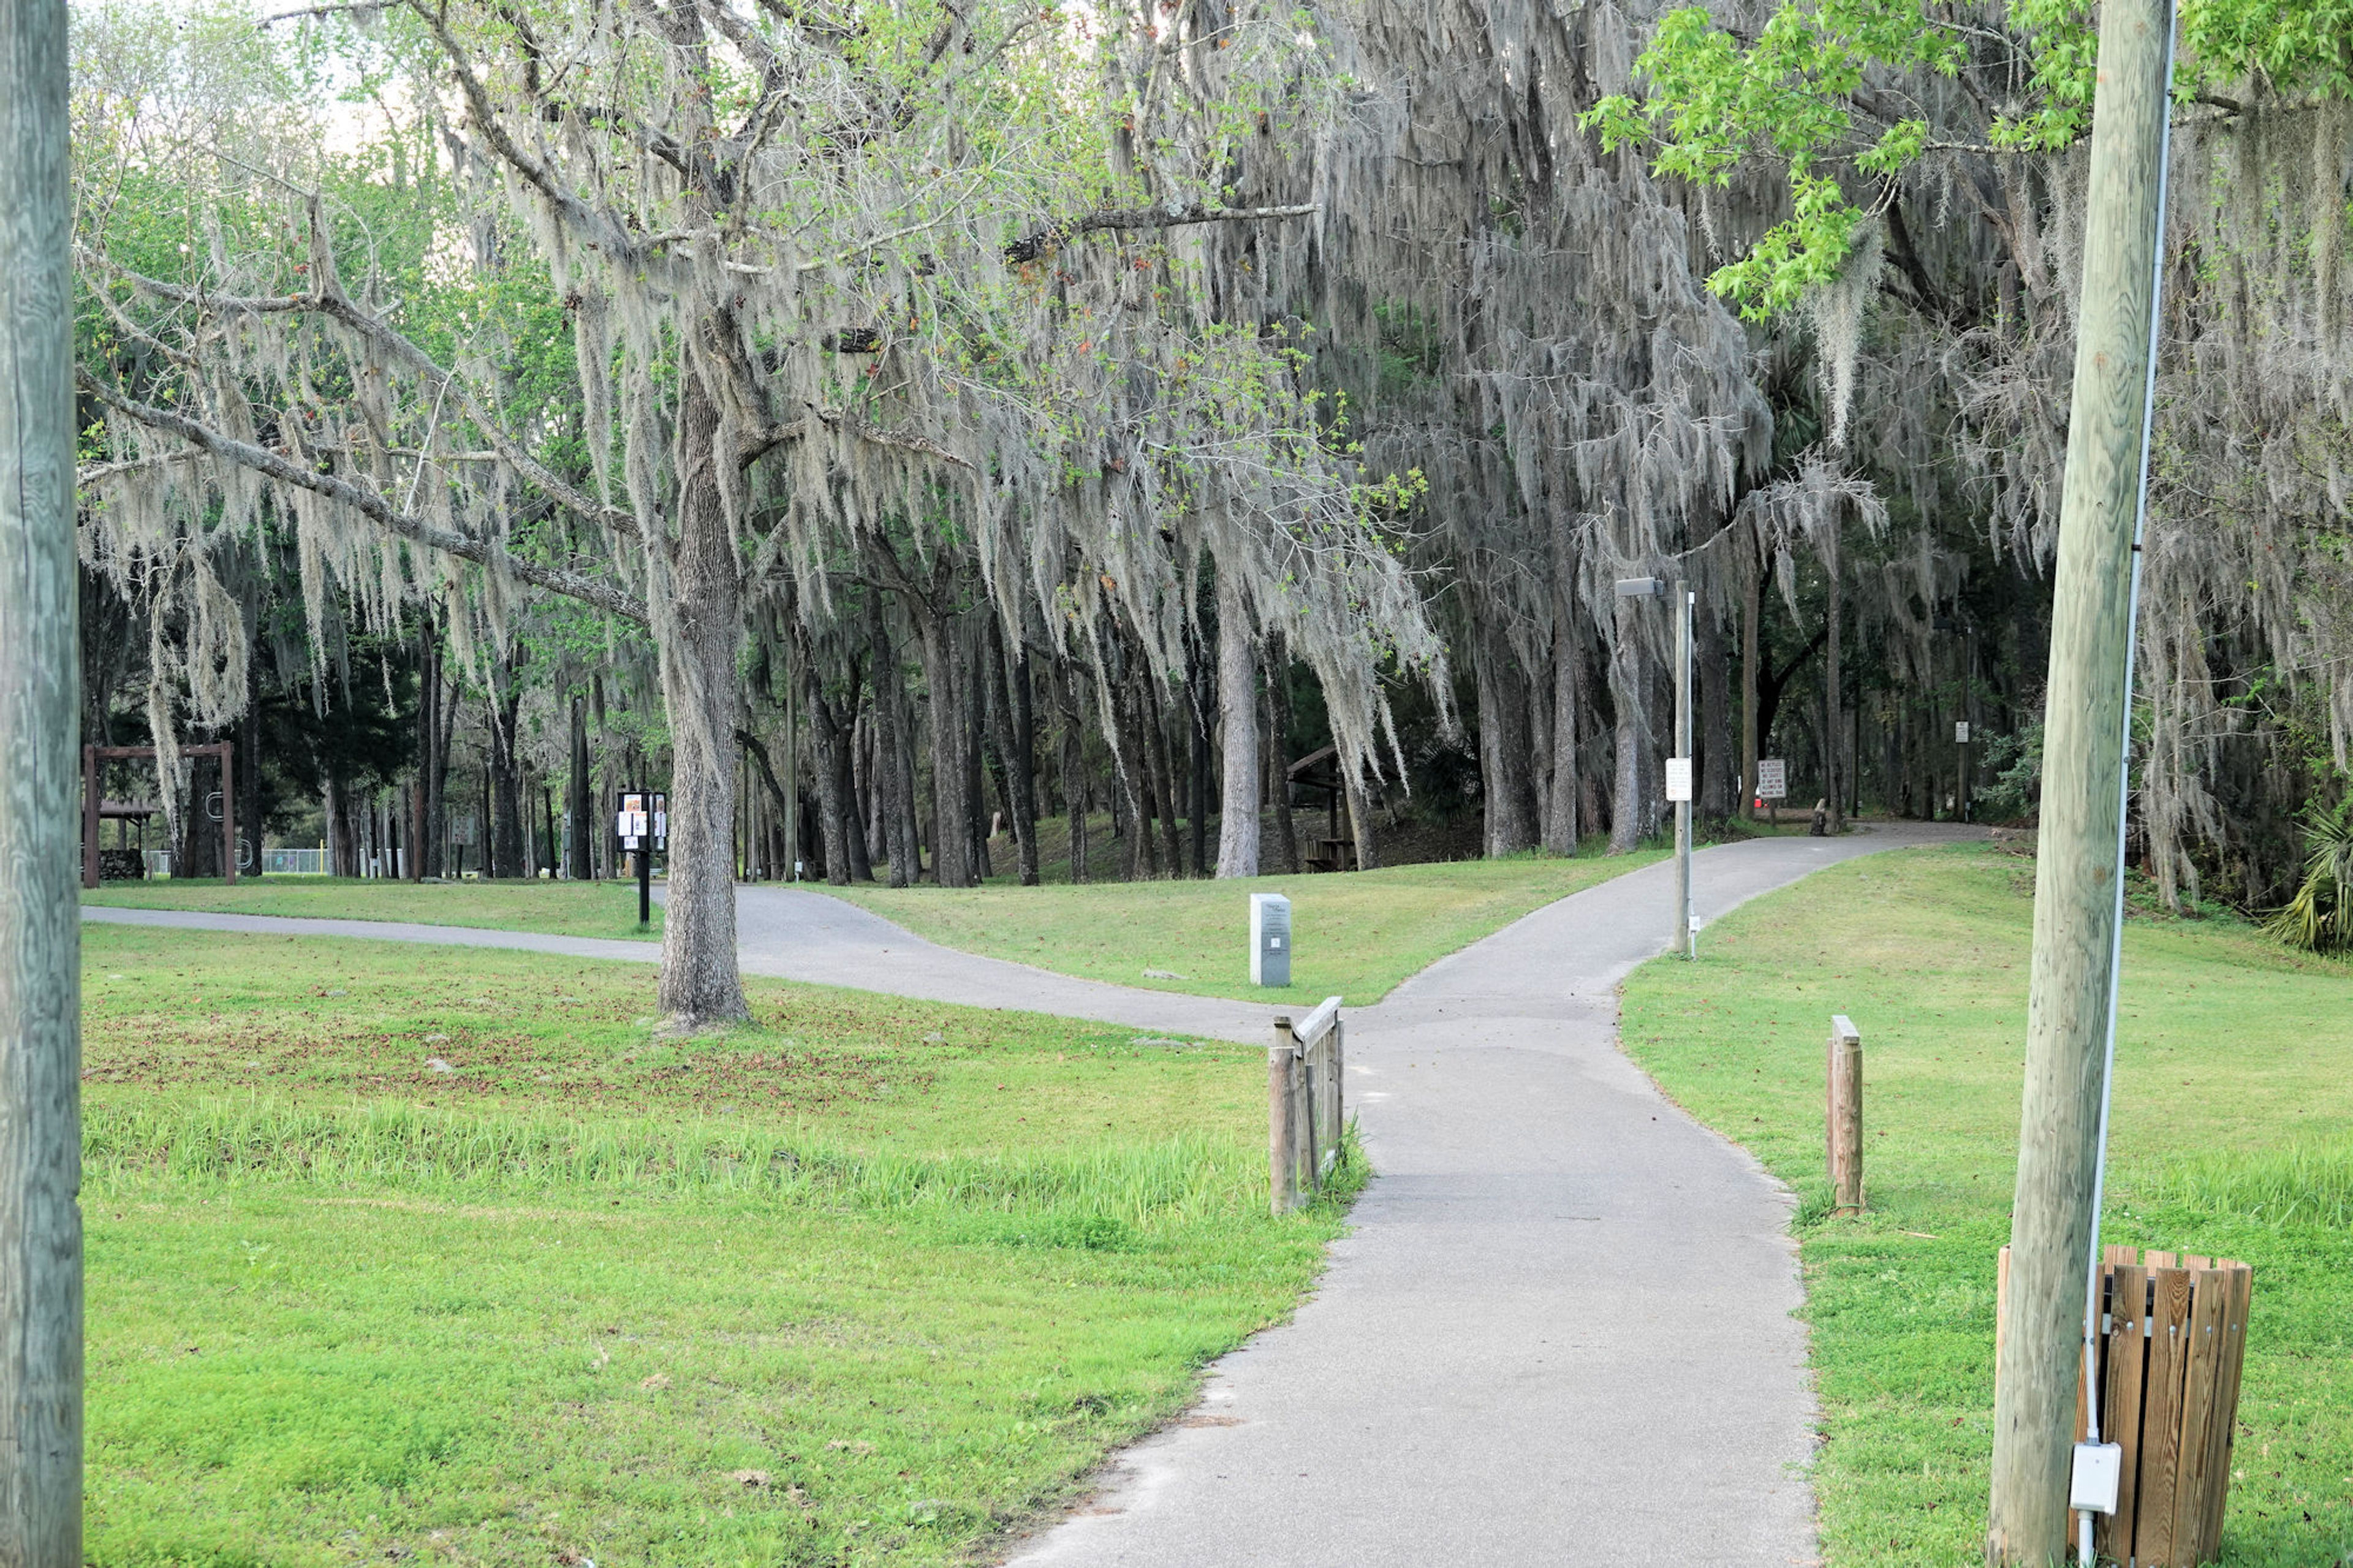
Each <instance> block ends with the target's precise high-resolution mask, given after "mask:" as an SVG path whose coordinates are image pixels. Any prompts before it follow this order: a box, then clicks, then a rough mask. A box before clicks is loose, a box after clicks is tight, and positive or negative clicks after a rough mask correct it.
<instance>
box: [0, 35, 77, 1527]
mask: <svg viewBox="0 0 2353 1568" xmlns="http://www.w3.org/2000/svg"><path fill="white" fill-rule="evenodd" d="M66 60H67V26H66V7H65V5H64V3H63V0H20V3H17V4H12V5H6V6H5V7H0V84H5V87H4V88H0V149H5V156H0V222H4V223H5V241H0V649H5V650H6V651H5V655H0V757H5V758H6V759H7V763H6V766H5V768H0V866H5V867H6V868H7V873H6V875H5V877H0V1107H5V1114H0V1456H5V1463H0V1563H10V1564H17V1563H21V1564H24V1565H26V1568H71V1565H74V1564H79V1563H80V1562H81V1561H82V1544H81V1518H82V1500H81V1490H82V1238H81V1211H80V1207H79V1204H78V1202H77V1199H76V1194H77V1193H78V1191H79V1187H80V1183H81V1109H80V1107H81V1099H80V1093H81V1091H80V1084H81V956H80V955H81V910H80V907H79V898H80V894H79V880H80V878H79V871H80V858H81V857H80V854H79V848H80V836H81V811H80V802H79V792H80V786H81V765H80V764H81V757H80V754H79V750H78V743H79V740H80V735H79V710H80V706H81V659H80V657H79V649H80V632H79V614H80V602H79V601H80V590H79V584H78V583H77V563H76V560H75V550H74V502H73V495H74V442H75V435H74V395H73V341H72V330H73V329H72V323H73V319H74V295H73V279H72V276H71V271H70V268H71V254H72V253H71V251H70V249H69V246H70V243H71V237H70V228H69V217H68V212H67V194H66V193H67V167H68V163H67V150H66V71H67V66H66Z"/></svg>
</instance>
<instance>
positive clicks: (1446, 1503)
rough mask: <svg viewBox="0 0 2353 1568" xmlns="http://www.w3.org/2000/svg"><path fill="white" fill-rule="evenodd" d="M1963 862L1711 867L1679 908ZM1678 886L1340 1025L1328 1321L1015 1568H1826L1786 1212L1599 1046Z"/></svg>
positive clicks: (1641, 878) (1604, 899)
mask: <svg viewBox="0 0 2353 1568" xmlns="http://www.w3.org/2000/svg"><path fill="white" fill-rule="evenodd" d="M1956 837H1962V834H1961V833H1959V832H1957V831H1952V830H1938V829H1935V828H1921V827H1912V826H1898V827H1886V826H1883V827H1881V828H1879V829H1878V830H1876V831H1873V832H1870V833H1864V834H1858V835H1855V836H1852V837H1845V838H1837V839H1819V838H1775V839H1756V840H1751V841H1749V842H1747V843H1744V844H1738V845H1728V846H1725V847H1721V848H1715V849H1709V850H1704V851H1703V852H1701V853H1700V854H1699V855H1698V856H1697V857H1695V864H1694V884H1695V902H1696V905H1697V909H1698V912H1699V913H1700V914H1701V916H1702V918H1703V919H1704V920H1712V919H1714V918H1715V917H1717V916H1719V915H1721V914H1723V913H1724V912H1725V910H1729V909H1731V908H1732V907H1733V906H1735V905H1736V904H1739V903H1742V902H1744V901H1746V900H1748V899H1751V898H1754V897H1756V896H1757V894H1759V893H1764V892H1769V891H1771V890H1772V889H1776V888H1779V887H1782V886H1785V885H1787V884H1788V883H1789V882H1793V881H1795V880H1797V879H1799V878H1800V877H1803V876H1804V875H1806V874H1807V873H1808V872H1810V871H1813V870H1817V869H1820V868H1821V867H1823V866H1826V865H1830V864H1832V863H1833V862H1836V861H1839V860H1844V859H1848V858H1852V857H1854V856H1857V855H1867V854H1871V853H1873V851H1876V850H1882V849H1894V848H1899V847H1910V846H1914V845H1919V844H1928V843H1939V842H1947V841H1950V840H1952V839H1954V838H1956ZM1673 878H1674V869H1673V866H1672V863H1661V864H1658V865H1653V866H1651V867H1647V868H1643V869H1641V870H1639V871H1635V872H1632V873H1630V874H1629V875H1627V876H1624V877H1620V878H1619V879H1616V880H1615V881H1610V882H1604V883H1602V884H1600V885H1599V887H1594V888H1589V889H1586V890H1585V891H1584V892H1581V893H1577V894H1575V895H1573V896H1571V897H1569V898H1567V899H1563V900H1560V901H1559V902H1557V903H1555V904H1552V905H1549V906H1547V907H1546V908H1545V909H1542V910H1537V911H1536V912H1535V913H1534V914H1532V915H1529V916H1527V917H1526V918H1525V919H1524V920H1522V921H1518V922H1517V923H1516V924H1514V925H1512V926H1510V927H1508V928H1506V929H1505V930H1504V931H1499V932H1497V933H1496V934H1495V935H1493V936H1491V937H1489V938H1487V939H1486V940H1484V941H1483V942H1476V943H1474V944H1472V946H1470V947H1468V948H1465V949H1464V950H1463V951H1461V952H1458V953H1456V954H1454V955H1453V956H1452V957H1450V958H1447V959H1444V960H1442V961H1440V963H1436V964H1433V965H1432V966H1431V967H1430V968H1429V969H1426V970H1424V971H1423V972H1422V973H1419V974H1418V975H1416V976H1415V977H1414V978H1413V979H1411V980H1409V981H1407V982H1406V983H1405V984H1403V985H1402V986H1400V987H1398V989H1397V990H1396V991H1394V992H1391V993H1390V994H1389V995H1388V998H1387V999H1385V1000H1384V1001H1383V1002H1381V1003H1380V1004H1379V1005H1377V1006H1373V1007H1366V1008H1359V1009H1356V1010H1355V1011H1352V1012H1351V1013H1350V1014H1349V1015H1348V1070H1349V1085H1348V1089H1349V1092H1350V1094H1351V1095H1352V1096H1353V1097H1354V1099H1355V1103H1356V1107H1357V1108H1358V1111H1359V1114H1360V1116H1361V1119H1362V1126H1363V1129H1364V1134H1365V1138H1366V1144H1367V1146H1368V1147H1369V1149H1370V1152H1371V1154H1372V1159H1373V1164H1374V1168H1375V1169H1376V1170H1377V1171H1378V1172H1379V1173H1380V1175H1379V1178H1378V1179H1377V1181H1375V1182H1374V1183H1373V1184H1372V1185H1371V1186H1370V1187H1368V1188H1367V1189H1366V1193H1365V1194H1364V1196H1363V1198H1362V1199H1360V1200H1359V1201H1358V1203H1357V1205H1356V1212H1355V1215H1354V1216H1353V1218H1354V1220H1355V1228H1354V1230H1353V1232H1352V1234H1350V1235H1349V1236H1348V1237H1346V1238H1345V1240H1343V1241H1341V1242H1339V1243H1338V1244H1337V1245H1336V1246H1335V1247H1334V1248H1333V1258H1332V1266H1331V1268H1330V1270H1329V1271H1328V1272H1327V1273H1326V1274H1325V1276H1324V1281H1323V1284H1322V1286H1321V1288H1320V1289H1318V1291H1317V1292H1316V1295H1315V1297H1314V1300H1310V1301H1309V1302H1308V1303H1307V1304H1306V1305H1305V1306H1303V1307H1302V1308H1301V1309H1300V1310H1299V1314H1298V1316H1297V1318H1296V1319H1295V1320H1294V1321H1293V1322H1292V1323H1290V1324H1288V1325H1286V1326H1284V1327H1282V1328H1278V1329H1274V1330H1271V1331H1268V1332H1266V1333H1263V1334H1261V1335H1260V1336H1258V1338H1256V1339H1254V1340H1252V1341H1251V1342H1250V1343H1249V1344H1248V1345H1246V1346H1245V1347H1243V1348H1242V1349H1241V1350H1240V1351H1238V1352H1235V1353H1234V1354H1232V1355H1230V1356H1229V1357H1227V1358H1226V1359H1225V1360H1224V1361H1222V1362H1220V1363H1219V1364H1218V1366H1217V1367H1216V1368H1215V1369H1214V1371H1213V1372H1212V1373H1211V1376H1210V1379H1209V1384H1208V1390H1207V1392H1206V1394H1205V1396H1204V1400H1203V1404H1202V1406H1201V1408H1200V1410H1199V1411H1198V1412H1197V1413H1196V1414H1195V1415H1193V1416H1191V1417H1190V1418H1188V1419H1187V1420H1185V1421H1181V1422H1179V1423H1178V1424H1177V1425H1176V1426H1172V1427H1170V1428H1168V1429H1167V1430H1166V1431H1164V1432H1162V1433H1160V1434H1159V1435H1158V1436H1154V1437H1151V1438H1149V1439H1147V1440H1145V1442H1143V1443H1141V1444H1138V1445H1137V1446H1136V1447H1134V1448H1132V1449H1130V1450H1128V1451H1127V1452H1126V1453H1125V1454H1124V1455H1122V1456H1121V1457H1120V1458H1118V1459H1116V1460H1115V1461H1114V1462H1113V1466H1112V1468H1111V1470H1110V1472H1109V1473H1108V1474H1107V1475H1106V1476H1105V1477H1104V1478H1103V1482H1104V1485H1103V1491H1102V1493H1101V1494H1100V1495H1099V1496H1098V1497H1097V1499H1096V1500H1094V1501H1093V1502H1092V1504H1091V1505H1090V1506H1088V1507H1086V1508H1084V1509H1082V1510H1080V1511H1079V1512H1078V1513H1077V1514H1076V1515H1074V1516H1073V1517H1071V1518H1070V1519H1068V1520H1066V1521H1063V1522H1061V1523H1060V1525H1059V1526H1058V1527H1057V1528H1055V1529H1053V1530H1051V1531H1048V1532H1045V1533H1043V1534H1041V1535H1039V1536H1038V1537H1035V1538H1033V1539H1032V1540H1030V1541H1029V1542H1026V1543H1025V1544H1024V1545H1023V1546H1021V1547H1017V1548H1016V1550H1015V1552H1014V1554H1013V1556H1012V1559H1011V1562H1012V1563H1013V1565H1014V1568H1081V1565H1084V1568H1439V1565H1447V1564H1465V1565H1477V1568H1500V1565H1504V1564H1546V1565H1551V1564H1562V1563H1579V1564H1584V1563H1591V1564H1596V1565H1603V1564H1607V1565H1609V1568H1635V1565H1639V1564H1651V1563H1656V1564H1662V1565H1664V1564H1674V1565H1676V1568H1698V1565H1701V1564H1718V1563H1721V1564H1757V1565H1762V1568H1783V1565H1784V1564H1789V1563H1812V1562H1814V1561H1816V1552H1815V1545H1814V1530H1813V1501H1812V1496H1811V1492H1810V1488H1809V1486H1808V1484H1807V1480H1806V1476H1805V1466H1806V1464H1807V1461H1808V1459H1809V1458H1810V1452H1811V1438H1810V1430H1811V1426H1812V1418H1813V1395H1812V1390H1811V1384H1810V1378H1809V1375H1808V1373H1807V1369H1806V1336H1805V1329H1804V1327H1803V1325H1801V1324H1800V1323H1799V1322H1798V1321H1797V1320H1796V1319H1795V1318H1793V1317H1791V1316H1790V1313H1791V1312H1792V1311H1793V1310H1795V1309H1796V1308H1797V1306H1798V1305H1799V1300H1800V1298H1801V1292H1800V1289H1799V1279H1798V1269H1797V1262H1796V1256H1795V1251H1794V1249H1793V1247H1792V1246H1791V1243H1790V1241H1789V1237H1788V1195H1787V1193H1786V1190H1785V1189H1783V1188H1782V1187H1781V1186H1779V1184H1777V1183H1775V1182H1773V1181H1772V1180H1771V1179H1770V1178H1768V1177H1767V1176H1766V1175H1765V1173H1763V1172H1762V1170H1760V1169H1759V1168H1758V1167H1757V1164H1756V1163H1755V1162H1754V1161H1752V1160H1751V1159H1750V1158H1749V1157H1748V1155H1747V1154H1746V1153H1745V1152H1743V1151H1741V1150H1739V1149H1737V1148H1736V1147H1735V1146H1733V1145H1732V1144H1730V1143H1728V1142H1725V1141H1724V1140H1723V1139H1721V1138H1719V1137H1717V1136H1716V1135H1715V1133H1712V1132H1710V1131H1706V1130H1705V1129H1704V1128H1702V1127H1701V1126H1700V1125H1699V1124H1698V1123H1696V1122H1694V1121H1692V1120H1691V1119H1690V1118H1689V1117H1687V1116H1685V1115H1684V1114H1683V1112H1682V1111H1681V1110H1677V1109H1676V1108H1675V1107H1674V1106H1673V1105H1672V1104H1670V1103H1669V1102H1668V1101H1667V1100H1665V1099H1664V1098H1663V1097H1662V1096H1661V1095H1660V1093H1659V1092H1658V1090H1657V1089H1656V1088H1655V1087H1653V1086H1652V1084H1651V1081H1650V1080H1649V1079H1647V1078H1645V1077H1644V1076H1643V1075H1642V1074H1641V1072H1640V1071H1639V1070H1638V1069H1637V1068H1635V1067H1634V1066H1633V1064H1632V1063H1631V1062H1630V1061H1628V1060H1627V1058H1625V1057H1624V1056H1622V1055H1620V1052H1619V1050H1618V1044H1617V1022H1618V1000H1617V986H1618V983H1619V982H1620V980H1621V979H1623V978H1624V977H1625V975H1626V973H1627V972H1628V971H1630V970H1631V969H1632V968H1633V967H1634V966H1635V965H1636V964H1637V963H1641V962H1642V961H1643V960H1645V959H1648V958H1650V957H1652V956H1653V955H1655V954H1657V953H1658V952H1662V951H1663V950H1664V948H1665V947H1666V945H1667V942H1668V939H1669V937H1670V936H1671V934H1672V914H1671V910H1670V905H1671V901H1672V898H1673V886H1674V881H1673ZM1706 946H1707V943H1706V937H1705V933H1704V932H1703V933H1702V937H1701V943H1700V947H1701V952H1702V954H1703V957H1704V954H1705V952H1706ZM1822 1023H1823V1027H1824V1030H1825V1032H1827V1030H1828V1027H1829V1023H1830V1020H1829V1017H1828V1016H1827V1015H1825V1016H1824V1018H1823V1020H1822Z"/></svg>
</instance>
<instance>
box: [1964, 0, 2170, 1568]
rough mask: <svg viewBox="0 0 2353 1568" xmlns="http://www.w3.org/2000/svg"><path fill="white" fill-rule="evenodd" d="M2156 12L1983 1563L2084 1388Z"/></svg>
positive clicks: (2105, 183)
mask: <svg viewBox="0 0 2353 1568" xmlns="http://www.w3.org/2000/svg"><path fill="white" fill-rule="evenodd" d="M2172 20H2173V19H2172V15H2171V11H2170V8H2169V6H2168V4H2167V0H2108V3H2107V4H2106V5H2103V6H2102V7H2101V12H2100V52H2099V78H2098V85H2097V87H2096V89H2094V94H2093V99H2092V167H2091V182H2090V185H2089V188H2088V201H2089V210H2088V212H2087V213H2086V214H2085V223H2084V228H2085V243H2084V285H2083V303H2082V307H2081V310H2080V311H2079V312H2078V315H2077V336H2076V341H2075V390H2074V400H2073V407H2072V412H2071V414H2070V416H2069V422H2068V426H2067V471H2066V479H2065V485H2064V488H2063V491H2062V495H2061V502H2060V513H2059V562H2058V573H2057V577H2056V593H2055V600H2054V604H2053V608H2052V626H2051V679H2050V685H2049V694H2050V695H2049V700H2048V708H2047V716H2046V718H2045V721H2044V722H2045V729H2044V741H2043V753H2042V830H2041V833H2040V835H2039V839H2038V845H2037V848H2038V854H2037V858H2036V867H2035V889H2034V894H2035V896H2034V959H2033V967H2032V982H2031V990H2030V993H2029V996H2028V1002H2027V1022H2026V1092H2025V1103H2024V1106H2023V1108H2022V1110H2021V1117H2020V1121H2019V1153H2018V1190H2017V1199H2016V1203H2015V1205H2014V1207H2013V1211H2012V1218H2011V1222H2010V1302H2009V1310H2010V1321H2009V1322H2008V1323H2007V1324H2006V1325H2005V1328H2004V1331H2003V1333H2002V1335H2001V1342H2000V1352H1999V1353H1998V1358H1997V1359H1998V1363H1999V1366H1998V1371H1997V1380H1996V1391H1997V1392H1996V1394H1995V1399H1994V1439H1993V1443H1994V1447H1993V1483H1992V1514H1991V1519H1990V1521H1989V1526H1988V1530H1987V1534H1986V1558H1987V1561H1988V1562H1989V1563H1997V1564H2013V1563H2015V1564H2031V1565H2032V1568H2043V1565H2044V1564H2049V1563H2057V1562H2060V1561H2061V1560H2062V1559H2063V1556H2064V1553H2065V1551H2066V1540H2067V1513H2068V1510H2067V1493H2068V1473H2069V1467H2070V1463H2071V1459H2072V1451H2073V1442H2074V1432H2075V1398H2076V1388H2077V1384H2078V1382H2079V1380H2080V1379H2081V1376H2082V1370H2081V1362H2080V1359H2079V1358H2080V1356H2081V1353H2082V1350H2083V1345H2084V1311H2085V1302H2086V1297H2087V1282H2088V1279H2089V1275H2090V1268H2091V1258H2090V1253H2091V1245H2092V1230H2093V1221H2094V1208H2095V1206H2096V1204H2097V1201H2098V1199H2097V1172H2098V1165H2099V1143H2100V1138H2101V1134H2102V1131H2103V1129H2102V1125H2101V1122H2102V1114H2101V1107H2102V1103H2103V1099H2104V1096H2105V1089H2106V1050H2107V1041H2108V1038H2109V1029H2110V1026H2111V1024H2112V1022H2113V1013H2114V1009H2115V1005H2116V1003H2115V996H2116V990H2115V985H2116V936H2117V931H2118V929H2119V926H2120V924H2121V921H2122V917H2123V909H2122V899H2121V896H2120V895H2121V889H2119V887H2118V886H2117V881H2116V879H2117V877H2118V876H2119V874H2120V869H2121V868H2120V865H2119V861H2120V856H2119V853H2118V845H2119V842H2120V835H2121V833H2122V830H2123V821H2124V798H2125V755H2124V750H2125V740H2126V707H2127V705H2128V703H2129V701H2130V696H2131V683H2132V677H2131V657H2132V637H2133V627H2132V576H2133V552H2134V551H2135V549H2136V548H2137V544H2136V541H2135V530H2136V527H2137V513H2138V500H2139V489H2140V464H2141V461H2142V458H2143V450H2144V445H2145V430H2146V424H2145V421H2146V418H2147V396H2148V390H2149V387H2148V373H2149V369H2150V362H2149V355H2150V352H2151V347H2152V337H2153V332H2152V326H2153V323H2154V321H2155V311H2156V289H2157V254H2158V241H2159V236H2158V223H2159V218H2160V214H2161V211H2162V205H2161V202H2162V195H2163V184H2164V179H2163V166H2164V137H2165V115H2166V70H2167V55H2168V47H2167V46H2168V38H2169V36H2170V32H2171V27H2172Z"/></svg>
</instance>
